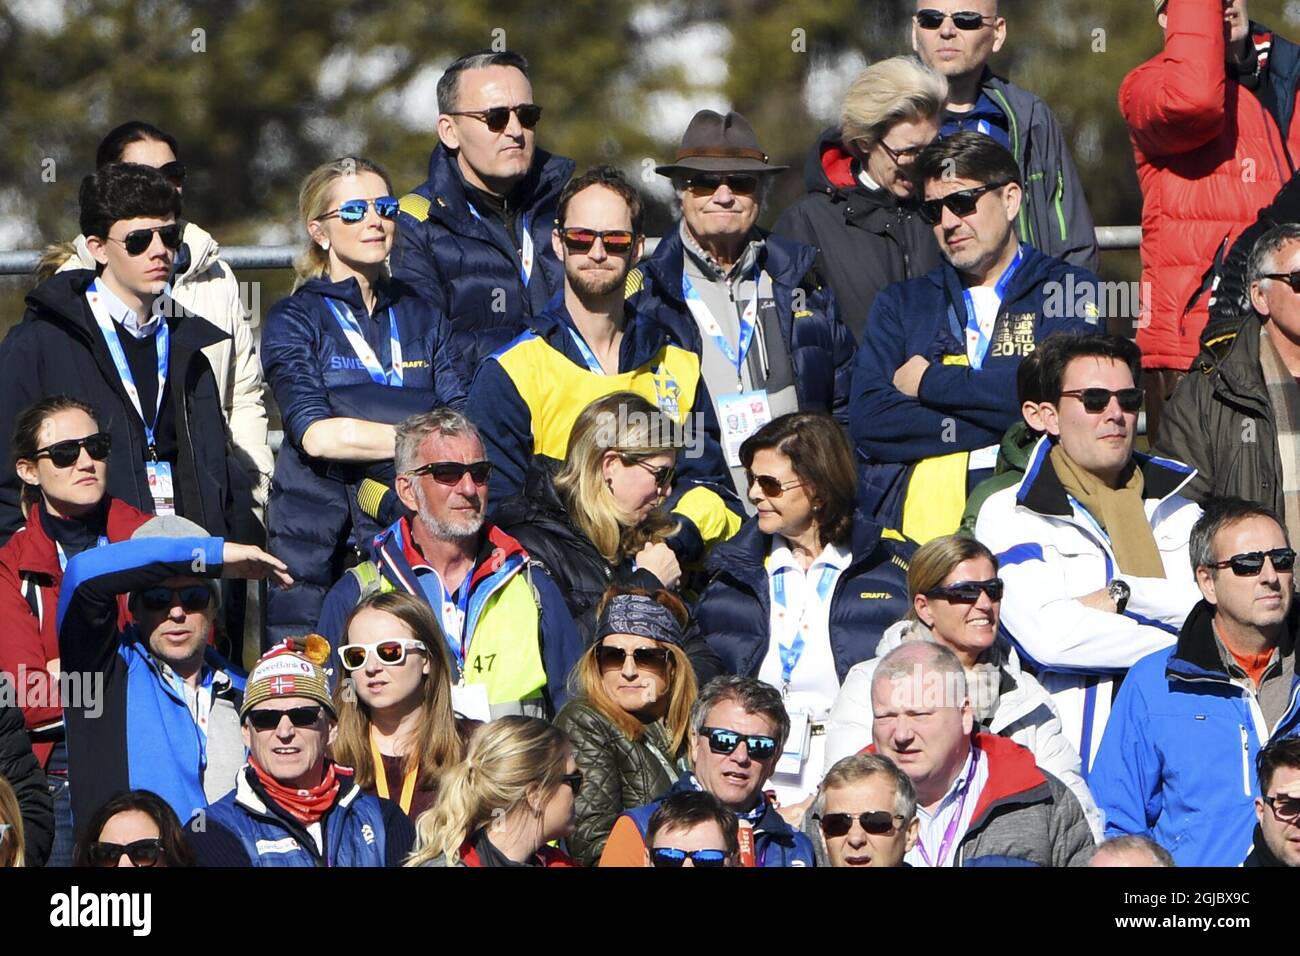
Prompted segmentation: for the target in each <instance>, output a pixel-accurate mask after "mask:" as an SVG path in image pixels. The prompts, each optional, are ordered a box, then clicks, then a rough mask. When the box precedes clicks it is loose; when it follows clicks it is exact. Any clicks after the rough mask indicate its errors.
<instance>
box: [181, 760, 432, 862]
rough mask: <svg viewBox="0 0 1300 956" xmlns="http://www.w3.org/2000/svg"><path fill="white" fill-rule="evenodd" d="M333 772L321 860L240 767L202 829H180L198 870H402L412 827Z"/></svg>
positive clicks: (391, 807) (397, 811) (396, 810)
mask: <svg viewBox="0 0 1300 956" xmlns="http://www.w3.org/2000/svg"><path fill="white" fill-rule="evenodd" d="M336 772H337V773H338V780H339V792H338V797H337V798H336V799H335V801H334V806H332V807H331V808H330V809H329V810H328V811H327V812H326V813H325V815H324V816H323V817H322V818H321V821H320V825H321V835H322V839H321V842H322V843H324V845H325V852H324V853H321V852H320V850H318V849H317V848H316V841H315V840H313V839H312V838H311V834H310V833H308V832H307V828H306V827H305V826H303V824H302V823H300V822H299V821H298V820H297V819H295V818H294V817H293V816H292V815H291V814H289V813H288V812H287V811H285V810H282V809H281V808H280V807H279V806H277V805H276V804H275V803H273V802H272V801H271V799H270V798H269V797H268V796H267V794H266V790H265V789H264V788H263V787H262V785H261V783H260V782H259V781H258V779H257V775H256V774H255V773H254V771H253V769H252V768H251V767H245V768H244V771H243V772H242V773H240V775H239V782H238V783H237V784H236V785H235V789H234V790H232V791H231V792H230V793H228V794H226V795H225V796H224V797H222V798H221V799H220V800H218V801H217V802H216V803H214V804H212V805H211V806H209V807H208V808H207V811H206V812H205V814H204V816H203V817H202V818H201V819H202V825H200V824H199V820H198V819H195V820H193V821H191V823H189V824H187V825H186V827H185V839H186V841H187V842H188V843H189V844H190V848H191V849H192V850H193V851H194V856H195V859H196V861H197V863H198V865H199V866H244V867H248V866H256V867H264V866H265V867H284V866H296V867H311V866H401V865H402V863H403V861H404V860H405V859H406V857H407V855H408V854H410V852H411V848H412V847H413V846H414V844H415V825H414V824H413V823H411V821H410V818H408V817H407V815H406V814H405V813H403V812H402V810H401V808H400V807H399V806H398V805H397V804H395V803H393V802H392V801H390V800H385V799H383V798H381V797H376V796H374V795H373V794H369V793H365V792H363V791H362V790H361V789H360V788H359V787H358V786H357V785H356V781H355V780H353V778H352V772H351V771H347V772H343V771H342V770H337V771H336Z"/></svg>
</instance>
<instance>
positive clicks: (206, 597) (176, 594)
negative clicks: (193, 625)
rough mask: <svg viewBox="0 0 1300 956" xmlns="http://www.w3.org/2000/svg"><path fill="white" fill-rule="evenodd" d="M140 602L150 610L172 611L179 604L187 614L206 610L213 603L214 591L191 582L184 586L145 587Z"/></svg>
mask: <svg viewBox="0 0 1300 956" xmlns="http://www.w3.org/2000/svg"><path fill="white" fill-rule="evenodd" d="M140 604H141V605H143V606H144V608H145V609H146V610H149V611H170V610H171V609H172V608H174V607H175V606H176V605H177V604H179V605H180V606H181V609H182V610H183V611H185V613H186V614H193V613H195V612H196V611H206V610H207V609H208V607H209V606H210V605H211V604H212V591H211V589H209V588H208V587H207V586H206V585H202V584H191V585H189V586H188V587H183V588H164V587H156V588H145V589H144V590H143V591H141V592H140Z"/></svg>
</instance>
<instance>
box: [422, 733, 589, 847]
mask: <svg viewBox="0 0 1300 956" xmlns="http://www.w3.org/2000/svg"><path fill="white" fill-rule="evenodd" d="M582 780H583V775H582V773H581V772H579V770H578V765H577V762H576V761H575V759H574V756H573V745H572V744H571V743H570V742H569V738H568V737H566V736H565V734H564V732H563V731H562V730H560V729H558V728H557V727H555V726H553V725H552V724H548V723H547V722H546V721H544V720H541V719H540V718H537V717H522V716H518V715H511V716H508V717H501V718H498V719H497V720H494V721H492V722H491V723H488V724H483V725H482V726H481V727H479V728H478V729H477V730H476V731H474V735H473V736H472V737H471V738H470V742H469V750H468V752H467V753H466V755H465V760H464V762H463V763H461V764H458V765H457V766H455V767H453V768H452V769H450V770H449V771H447V773H446V774H445V775H444V777H443V781H442V786H441V788H440V789H439V791H438V799H437V802H436V803H434V805H433V807H432V808H430V809H429V810H426V811H425V812H424V813H423V814H421V815H420V818H419V820H417V821H416V825H415V828H416V838H417V842H416V849H415V851H414V852H413V853H412V854H411V859H410V861H409V862H408V863H407V865H408V866H567V867H572V866H576V865H577V864H575V863H574V862H573V860H572V859H571V858H570V857H569V855H568V854H566V853H564V852H562V851H560V850H557V849H554V848H552V847H549V846H547V844H548V843H550V842H551V841H553V840H559V839H563V838H565V837H567V836H569V834H571V833H572V832H573V824H574V807H575V805H576V799H577V796H578V794H579V793H580V792H581V790H582Z"/></svg>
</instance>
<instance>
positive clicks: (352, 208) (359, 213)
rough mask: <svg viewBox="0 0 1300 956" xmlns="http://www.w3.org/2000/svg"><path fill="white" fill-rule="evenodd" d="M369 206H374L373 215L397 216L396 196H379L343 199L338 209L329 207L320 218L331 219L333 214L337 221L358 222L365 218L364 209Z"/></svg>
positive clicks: (384, 217)
mask: <svg viewBox="0 0 1300 956" xmlns="http://www.w3.org/2000/svg"><path fill="white" fill-rule="evenodd" d="M371 206H374V207H375V215H376V216H379V217H380V218H381V219H396V218H397V206H398V203H397V197H396V196H380V197H378V198H377V199H345V200H343V202H341V203H339V208H338V209H331V210H330V211H329V212H327V213H325V214H324V215H323V216H321V217H320V218H321V219H332V218H333V217H334V216H338V217H339V222H349V223H352V222H360V221H361V220H362V219H365V218H366V210H367V209H369V208H370V207H371Z"/></svg>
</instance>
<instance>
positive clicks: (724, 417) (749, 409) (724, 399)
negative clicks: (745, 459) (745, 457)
mask: <svg viewBox="0 0 1300 956" xmlns="http://www.w3.org/2000/svg"><path fill="white" fill-rule="evenodd" d="M718 418H719V419H720V421H719V424H720V425H721V427H722V451H723V453H724V454H725V455H726V456H727V464H728V465H729V466H730V467H732V468H739V467H740V446H741V445H742V444H744V441H745V439H746V438H748V437H749V436H750V435H752V434H754V432H756V431H758V430H759V429H760V428H762V427H763V426H764V425H766V424H767V423H768V422H770V421H771V420H772V406H771V403H770V402H769V401H768V399H767V392H766V391H765V390H763V389H758V390H756V391H752V392H739V393H737V394H734V395H720V396H718Z"/></svg>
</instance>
